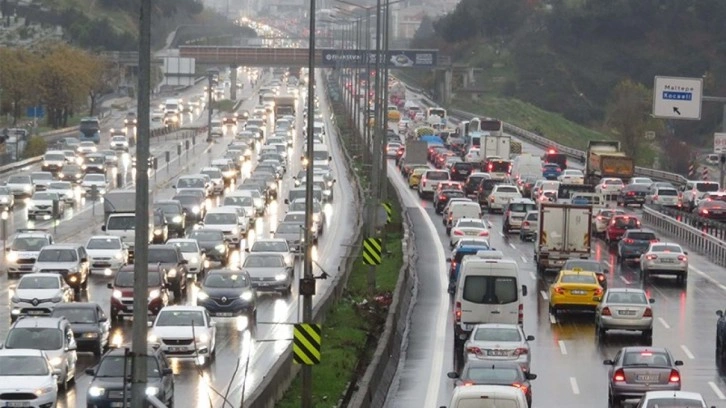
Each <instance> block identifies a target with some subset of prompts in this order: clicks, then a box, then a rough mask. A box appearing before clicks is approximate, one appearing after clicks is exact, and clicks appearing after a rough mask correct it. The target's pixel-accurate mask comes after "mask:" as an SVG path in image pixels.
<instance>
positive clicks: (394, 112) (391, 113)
mask: <svg viewBox="0 0 726 408" xmlns="http://www.w3.org/2000/svg"><path fill="white" fill-rule="evenodd" d="M387 116H388V120H389V121H390V122H398V121H399V120H401V112H399V111H398V108H397V107H396V106H389V107H388V113H387Z"/></svg>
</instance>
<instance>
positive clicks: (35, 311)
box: [28, 310, 43, 315]
mask: <svg viewBox="0 0 726 408" xmlns="http://www.w3.org/2000/svg"><path fill="white" fill-rule="evenodd" d="M28 314H29V315H42V314H43V311H42V310H28Z"/></svg>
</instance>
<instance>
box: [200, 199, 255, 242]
mask: <svg viewBox="0 0 726 408" xmlns="http://www.w3.org/2000/svg"><path fill="white" fill-rule="evenodd" d="M239 211H242V212H243V213H244V210H240V209H239V208H238V207H217V208H213V209H210V210H209V211H208V212H207V214H206V215H205V216H204V220H203V221H202V222H201V223H200V226H202V227H203V228H204V229H207V230H219V231H222V233H223V234H224V240H225V241H226V242H227V245H229V246H230V247H232V248H239V247H240V245H241V243H242V237H244V236H245V234H246V233H247V225H249V222H248V221H247V219H245V218H243V217H242V216H240V213H239Z"/></svg>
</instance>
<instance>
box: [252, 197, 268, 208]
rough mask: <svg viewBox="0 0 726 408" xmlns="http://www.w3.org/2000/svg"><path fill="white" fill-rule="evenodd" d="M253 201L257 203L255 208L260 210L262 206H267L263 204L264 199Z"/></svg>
mask: <svg viewBox="0 0 726 408" xmlns="http://www.w3.org/2000/svg"><path fill="white" fill-rule="evenodd" d="M252 201H254V202H255V207H258V208H259V207H262V206H264V205H265V204H264V203H263V202H262V199H261V198H255V199H253V200H252Z"/></svg>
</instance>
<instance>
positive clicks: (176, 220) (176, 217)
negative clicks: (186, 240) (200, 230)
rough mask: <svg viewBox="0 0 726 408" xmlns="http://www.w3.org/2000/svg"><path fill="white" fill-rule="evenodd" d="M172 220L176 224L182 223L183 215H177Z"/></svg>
mask: <svg viewBox="0 0 726 408" xmlns="http://www.w3.org/2000/svg"><path fill="white" fill-rule="evenodd" d="M171 222H173V223H175V224H180V223H181V222H182V216H181V215H175V216H174V218H172V219H171Z"/></svg>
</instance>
